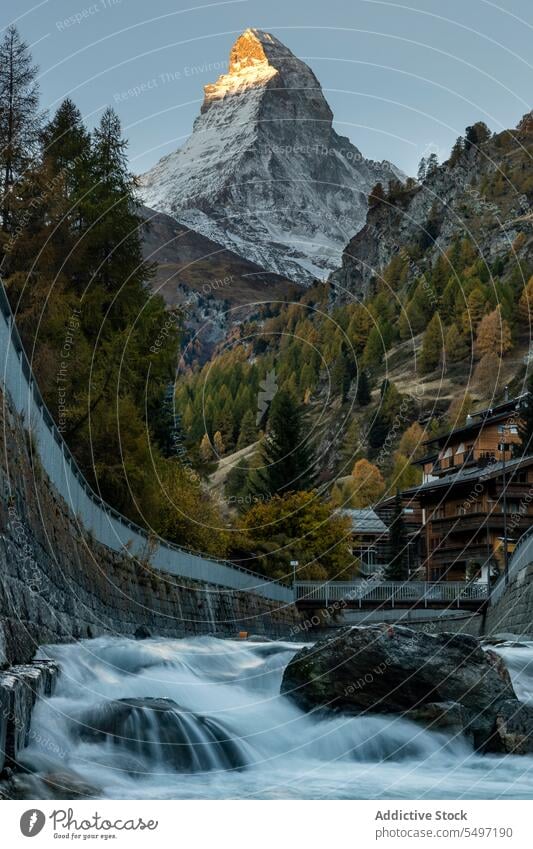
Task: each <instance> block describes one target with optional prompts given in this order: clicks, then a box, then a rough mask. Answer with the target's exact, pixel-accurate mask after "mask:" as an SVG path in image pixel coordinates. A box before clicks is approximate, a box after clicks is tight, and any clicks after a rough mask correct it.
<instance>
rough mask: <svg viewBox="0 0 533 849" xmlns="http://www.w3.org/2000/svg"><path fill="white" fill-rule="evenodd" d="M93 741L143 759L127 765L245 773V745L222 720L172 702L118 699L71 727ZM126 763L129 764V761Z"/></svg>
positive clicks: (100, 706)
mask: <svg viewBox="0 0 533 849" xmlns="http://www.w3.org/2000/svg"><path fill="white" fill-rule="evenodd" d="M76 731H77V733H78V735H79V736H80V737H81V738H82V739H83V740H85V741H86V742H89V743H96V744H99V743H104V744H107V743H112V744H113V745H114V746H115V747H116V748H117V750H119V751H121V752H123V753H124V754H129V755H130V756H131V755H134V756H137V757H138V758H141V759H142V760H141V761H140V762H138V763H137V765H135V764H133V762H132V761H129V763H131V764H132V766H131V767H129V769H130V772H132V773H135V772H137V771H138V770H139V769H140V770H141V772H142V771H143V769H145V768H146V766H148V767H150V766H157V765H158V764H161V763H163V764H166V765H169V766H172V767H173V768H174V769H175V770H177V771H178V772H206V771H208V770H212V769H217V770H229V769H242V767H244V766H245V765H246V756H245V752H244V744H243V743H242V742H241V741H240V740H237V739H234V738H233V736H232V734H231V732H230V730H229V729H227V728H226V727H225V726H224V725H223V723H221V722H220V721H219V720H214V719H211V718H210V717H207V716H201V715H200V714H196V713H192V712H191V711H188V710H186V709H185V708H182V707H181V706H180V705H178V704H177V703H176V702H174V701H173V700H172V699H166V698H150V697H145V698H130V699H116V700H112V701H108V702H104V703H103V704H101V705H98V706H96V707H95V708H93V709H91V710H90V711H88V712H87V713H85V714H84V715H83V716H82V717H80V718H78V720H77V721H76V722H75V723H73V733H76ZM125 763H126V764H127V763H128V761H127V760H126V761H125Z"/></svg>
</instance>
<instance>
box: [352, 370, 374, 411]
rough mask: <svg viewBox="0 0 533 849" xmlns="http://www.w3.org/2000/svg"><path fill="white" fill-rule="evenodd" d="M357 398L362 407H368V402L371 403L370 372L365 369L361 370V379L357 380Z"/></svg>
mask: <svg viewBox="0 0 533 849" xmlns="http://www.w3.org/2000/svg"><path fill="white" fill-rule="evenodd" d="M355 398H356V401H357V403H358V404H360V406H361V407H366V405H367V404H370V401H371V398H372V396H371V394H370V383H369V380H368V374H367V373H366V371H365V370H364V369H362V370H361V371H360V372H359V379H358V381H357V392H356V394H355Z"/></svg>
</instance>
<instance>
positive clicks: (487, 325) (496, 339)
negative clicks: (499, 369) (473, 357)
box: [476, 306, 513, 357]
mask: <svg viewBox="0 0 533 849" xmlns="http://www.w3.org/2000/svg"><path fill="white" fill-rule="evenodd" d="M512 344H513V343H512V338H511V328H510V327H509V322H508V321H506V319H505V318H503V317H502V313H501V307H499V306H497V307H496V309H495V310H493V311H492V312H490V313H489V314H488V315H485V316H483V318H482V319H481V321H480V323H479V327H478V331H477V339H476V351H477V353H478V355H479V356H480V357H483V356H485V354H489V353H494V354H496V355H498V354H499V355H500V357H504V356H505V354H507V352H508V351H510V350H511V348H512Z"/></svg>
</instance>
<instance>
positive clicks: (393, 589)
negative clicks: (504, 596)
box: [294, 580, 489, 607]
mask: <svg viewBox="0 0 533 849" xmlns="http://www.w3.org/2000/svg"><path fill="white" fill-rule="evenodd" d="M294 590H295V601H296V602H298V601H300V602H303V601H305V602H313V601H316V602H320V603H323V604H325V605H329V604H334V603H335V602H345V603H347V604H348V603H355V604H359V606H361V605H362V603H365V604H366V603H376V604H380V603H390V604H392V606H393V607H394V606H395V605H398V606H400V605H404V604H406V603H422V604H424V606H428V605H431V603H432V602H433V603H440V604H442V603H445V604H450V605H454V604H455V605H456V606H457V607H460V606H461V603H465V602H482V601H485V600H486V599H487V598H488V595H489V589H488V585H487V584H486V583H485V582H481V581H473V582H471V583H465V582H464V581H440V582H436V583H429V582H425V581H379V582H372V581H365V580H356V581H325V582H324V581H298V582H296V584H295V585H294Z"/></svg>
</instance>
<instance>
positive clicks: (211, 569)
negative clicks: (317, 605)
mask: <svg viewBox="0 0 533 849" xmlns="http://www.w3.org/2000/svg"><path fill="white" fill-rule="evenodd" d="M0 314H1V317H2V320H0V358H1V361H2V366H3V367H2V371H1V375H0V381H1V384H2V387H3V389H4V390H5V391H6V392H7V393H8V394H9V396H10V398H11V401H12V403H13V406H14V408H15V410H16V411H17V412H18V413H19V415H20V416H21V417H22V419H23V422H24V424H25V426H26V427H28V428H30V429H31V431H32V435H33V437H34V438H35V440H36V444H37V451H38V454H39V458H40V461H41V464H42V466H43V468H44V470H45V472H46V474H47V475H48V478H49V479H50V481H51V483H52V484H53V485H54V487H55V489H56V490H57V491H58V492H59V494H60V495H61V496H62V497H63V498H64V499H65V501H66V503H67V505H68V507H69V508H70V510H71V511H72V513H73V515H74V517H75V518H76V521H78V522H79V524H80V525H81V526H82V528H83V529H84V530H85V531H88V532H90V533H91V534H92V536H93V538H94V539H95V540H97V541H98V542H99V543H101V544H102V545H105V546H106V547H107V548H110V549H112V550H113V551H119V552H121V553H122V554H125V555H128V556H129V557H138V558H142V559H143V560H145V559H149V563H150V566H151V567H152V568H155V569H158V570H161V571H162V572H167V573H169V574H171V575H175V576H179V577H181V578H187V579H190V580H194V581H200V582H201V583H205V584H213V585H215V586H216V587H217V588H225V589H228V590H242V591H247V592H251V593H255V594H257V595H260V596H263V597H265V598H268V599H272V600H274V601H278V602H281V603H285V604H290V603H291V602H292V601H293V590H292V588H290V587H287V586H285V585H283V584H280V583H278V582H277V581H269V580H267V579H265V577H264V576H262V575H258V574H257V573H255V572H251V571H249V570H248V569H245V568H243V567H241V566H238V565H237V564H234V563H231V562H230V561H226V560H213V559H212V558H209V557H205V556H202V555H201V554H198V553H197V552H192V551H188V550H187V549H185V548H182V547H180V546H178V545H174V544H173V543H171V542H167V541H166V540H163V539H159V538H156V539H155V540H154V537H153V536H150V535H149V534H148V533H147V532H146V531H145V530H144V529H143V528H141V527H140V526H139V525H136V524H135V522H132V521H131V520H130V519H127V518H126V517H125V516H122V515H121V514H120V513H119V512H118V511H117V510H115V509H114V508H113V507H111V506H110V505H109V504H107V503H106V502H105V501H104V500H103V499H102V498H101V497H100V496H99V495H98V494H97V493H96V492H95V491H94V490H93V489H92V487H91V486H90V485H89V483H88V482H87V481H86V479H85V477H84V476H83V474H82V472H81V471H80V469H79V467H78V464H77V463H76V461H75V459H74V457H73V456H72V454H71V452H70V450H69V448H68V446H67V444H66V442H65V440H64V438H63V435H62V434H61V432H60V431H59V429H58V428H57V426H56V424H55V422H54V420H53V418H52V415H51V413H50V411H49V410H48V408H47V407H46V404H45V403H44V400H43V398H42V395H41V393H40V391H39V388H38V386H37V382H36V380H35V377H34V375H33V372H32V368H31V365H30V362H29V360H28V357H27V355H26V352H25V350H24V346H23V344H22V341H21V339H20V336H19V333H18V330H17V327H16V324H15V320H14V317H13V313H12V311H11V305H10V303H9V300H8V297H7V294H6V291H5V289H4V285H3V283H2V281H1V280H0ZM219 591H220V589H217V592H219Z"/></svg>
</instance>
